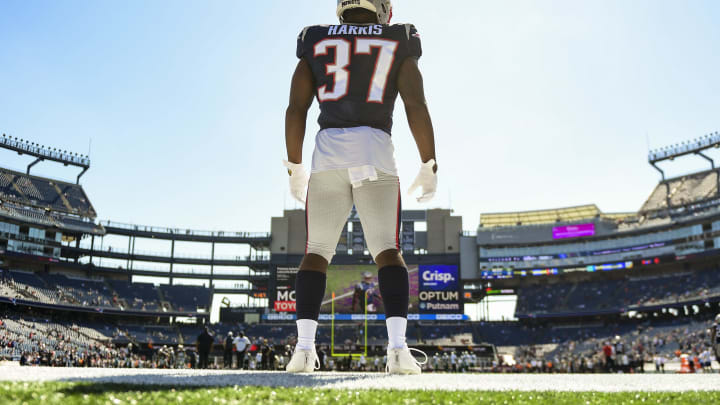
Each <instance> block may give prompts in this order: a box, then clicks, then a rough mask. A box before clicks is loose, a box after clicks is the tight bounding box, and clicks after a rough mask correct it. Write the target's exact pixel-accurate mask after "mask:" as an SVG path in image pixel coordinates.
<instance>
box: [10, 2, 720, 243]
mask: <svg viewBox="0 0 720 405" xmlns="http://www.w3.org/2000/svg"><path fill="white" fill-rule="evenodd" d="M394 4H395V13H394V14H395V22H412V23H415V24H416V26H417V27H418V29H419V31H420V33H421V35H422V41H423V47H424V51H425V54H424V56H423V58H422V59H421V69H422V71H423V73H424V75H425V85H426V93H427V98H428V102H429V106H430V111H431V114H432V116H433V120H434V124H435V129H436V137H437V150H438V163H439V166H440V171H439V180H440V186H439V192H438V196H437V197H436V199H435V200H434V201H432V202H431V203H430V204H428V205H419V204H417V203H416V202H415V201H414V200H411V199H410V198H407V197H405V199H404V204H403V205H404V208H407V209H417V208H426V207H443V208H447V207H452V208H453V209H455V213H456V214H458V215H462V216H463V220H464V223H463V226H464V228H465V229H474V228H476V227H477V224H478V216H479V214H480V213H481V212H499V211H514V210H529V209H541V208H554V207H563V206H571V205H578V204H586V203H596V204H598V206H599V207H600V208H601V209H602V210H604V211H608V212H613V211H633V210H637V209H638V208H639V207H640V206H641V205H642V203H643V202H644V200H645V198H647V197H648V195H649V194H650V192H651V191H652V188H653V187H654V185H655V184H656V183H657V180H658V174H657V173H656V172H655V171H654V170H653V169H652V168H651V167H650V166H649V165H648V164H647V150H648V145H650V146H651V147H659V146H664V145H668V144H672V143H675V142H679V141H683V140H688V139H692V138H694V137H696V136H701V135H703V134H705V133H708V132H713V131H720V122H718V121H719V119H720V114H719V112H720V97H719V96H718V95H719V94H720V75H718V73H717V69H718V66H720V56H719V55H718V52H717V45H718V43H720V26H719V25H718V24H717V22H718V21H720V3H718V2H716V1H687V2H681V1H657V0H655V1H650V0H647V1H641V0H636V1H631V2H630V1H626V0H619V1H608V0H603V1H572V0H570V1H507V0H503V1H470V0H467V1H453V2H440V1H426V0H397V1H395V2H394ZM334 6H335V2H334V1H330V0H325V1H320V0H305V1H302V2H288V1H281V0H277V1H256V2H249V1H247V2H246V1H219V0H213V1H206V2H205V1H203V2H200V1H181V0H173V1H159V0H155V1H139V0H137V1H123V2H119V1H92V2H90V1H24V0H18V1H14V0H3V1H2V3H0V132H5V133H8V134H11V135H13V136H17V137H21V138H25V139H29V140H31V141H34V142H39V143H41V144H45V145H51V146H53V147H58V148H62V149H69V150H72V151H77V152H81V153H86V152H87V151H88V149H89V144H90V142H92V147H91V153H90V154H91V158H92V168H91V169H90V171H89V172H88V173H87V174H86V175H85V177H84V178H83V185H84V187H85V190H86V191H87V193H88V194H89V196H90V199H91V201H92V202H93V203H94V205H95V207H96V209H97V211H98V213H99V218H100V219H104V220H105V219H110V220H114V221H120V222H131V223H141V224H150V225H159V226H172V227H188V228H196V229H222V230H238V231H269V228H270V217H271V216H280V215H282V210H283V208H284V207H287V208H293V207H295V206H296V205H295V204H294V203H293V202H292V200H291V198H290V197H289V193H287V191H286V189H287V175H286V173H285V170H284V168H283V167H282V165H281V159H283V158H284V157H285V148H284V133H283V119H284V109H285V107H286V103H287V96H288V89H289V83H290V76H291V74H292V71H293V69H294V67H295V64H296V62H297V60H296V58H295V54H294V52H295V39H296V36H297V34H298V32H299V31H300V30H301V29H302V27H304V26H306V25H312V24H316V23H333V22H335V21H336V19H335V14H334ZM316 117H317V104H315V105H314V106H313V109H312V110H311V112H310V116H309V123H310V124H309V125H308V134H307V136H306V144H305V151H304V154H305V160H306V162H309V160H310V155H311V153H312V147H313V140H314V133H315V132H316V130H317V125H316V124H315V120H316ZM393 140H394V142H395V148H396V157H397V159H398V163H399V169H400V175H401V183H402V184H404V187H405V188H407V186H408V185H409V184H410V183H411V182H412V180H413V178H414V176H415V174H416V172H417V170H418V168H419V158H418V154H417V150H416V148H415V145H414V142H413V140H412V137H411V135H410V132H409V130H408V127H407V124H406V122H405V116H404V111H403V106H402V103H401V101H398V104H397V107H396V126H395V130H394V136H393ZM714 156H719V155H718V154H715V155H714ZM0 163H1V164H2V166H4V167H10V168H15V169H21V170H22V169H24V167H25V166H26V165H27V163H29V159H27V158H25V157H18V156H16V155H13V154H12V153H9V152H0ZM704 165H705V162H704V161H702V160H698V159H692V158H690V159H686V160H684V161H678V162H673V163H672V164H670V165H666V167H668V171H669V172H670V174H679V173H683V172H686V171H689V170H694V169H698V168H701V167H705V166H704ZM34 173H36V174H41V175H46V176H51V177H59V178H63V179H72V178H74V176H75V175H76V173H77V171H76V170H75V169H72V168H63V167H61V166H58V165H55V164H51V163H41V164H39V165H38V166H36V169H35V171H34Z"/></svg>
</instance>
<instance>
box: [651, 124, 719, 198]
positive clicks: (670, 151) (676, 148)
mask: <svg viewBox="0 0 720 405" xmlns="http://www.w3.org/2000/svg"><path fill="white" fill-rule="evenodd" d="M711 148H720V133H719V132H717V131H715V132H713V133H709V134H705V135H703V136H702V137H700V138H696V139H693V140H692V141H682V142H680V143H677V144H675V145H670V146H665V147H662V148H659V149H654V150H651V151H649V152H648V162H649V163H650V165H651V166H652V167H654V168H655V170H657V171H659V172H660V176H661V177H662V181H661V182H665V172H664V171H663V170H662V169H661V168H659V167H658V165H657V164H658V163H660V162H663V161H666V160H669V161H673V160H675V158H678V157H682V156H686V155H697V156H700V157H701V158H703V159H705V160H707V161H708V162H710V169H711V170H715V161H714V160H713V159H712V158H711V157H710V156H708V155H706V154H704V153H703V151H705V150H707V149H711ZM716 174H717V188H716V195H717V194H720V172H717V171H716ZM665 188H666V195H667V197H666V198H667V199H668V206H669V205H670V185H669V183H665Z"/></svg>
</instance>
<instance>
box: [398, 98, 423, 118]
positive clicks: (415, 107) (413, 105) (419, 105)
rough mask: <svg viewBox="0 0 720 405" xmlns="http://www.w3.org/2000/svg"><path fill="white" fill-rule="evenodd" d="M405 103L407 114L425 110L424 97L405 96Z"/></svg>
mask: <svg viewBox="0 0 720 405" xmlns="http://www.w3.org/2000/svg"><path fill="white" fill-rule="evenodd" d="M403 102H404V104H405V112H407V113H408V114H413V113H418V112H423V111H427V103H426V102H425V99H424V98H406V99H403Z"/></svg>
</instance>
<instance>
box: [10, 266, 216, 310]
mask: <svg viewBox="0 0 720 405" xmlns="http://www.w3.org/2000/svg"><path fill="white" fill-rule="evenodd" d="M0 286H1V288H0V296H5V297H8V298H16V299H23V300H28V301H37V302H40V303H44V304H57V305H71V306H82V307H87V306H91V307H98V308H118V309H132V310H137V311H146V312H166V311H178V312H197V311H198V310H199V311H207V309H208V308H209V305H210V299H211V297H212V290H210V289H207V288H204V287H198V286H181V285H176V286H161V287H155V286H154V285H153V284H144V283H128V282H126V281H120V280H90V279H80V278H71V277H68V276H66V275H62V274H43V275H40V274H37V273H32V272H22V271H15V270H13V271H10V272H9V273H8V277H7V278H6V279H5V280H0ZM163 296H164V298H165V299H164V300H163V299H162V298H161V297H163ZM163 301H164V302H166V303H167V304H168V305H161V302H163Z"/></svg>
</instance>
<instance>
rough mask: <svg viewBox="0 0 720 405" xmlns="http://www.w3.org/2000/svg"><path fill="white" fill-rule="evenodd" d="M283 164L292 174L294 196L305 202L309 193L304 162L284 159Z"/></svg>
mask: <svg viewBox="0 0 720 405" xmlns="http://www.w3.org/2000/svg"><path fill="white" fill-rule="evenodd" d="M283 164H284V165H285V167H287V169H288V174H289V175H290V194H292V196H293V198H294V199H296V200H298V201H300V202H301V203H302V204H305V196H306V195H307V187H308V181H310V176H308V174H307V172H306V171H305V168H304V167H303V165H302V163H290V162H288V161H287V160H283Z"/></svg>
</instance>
